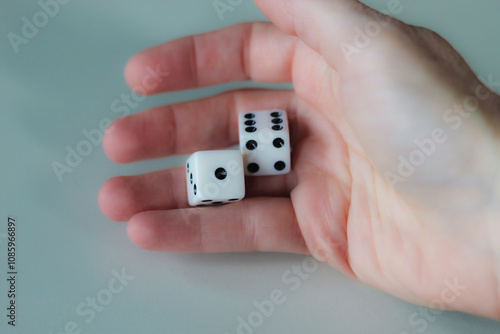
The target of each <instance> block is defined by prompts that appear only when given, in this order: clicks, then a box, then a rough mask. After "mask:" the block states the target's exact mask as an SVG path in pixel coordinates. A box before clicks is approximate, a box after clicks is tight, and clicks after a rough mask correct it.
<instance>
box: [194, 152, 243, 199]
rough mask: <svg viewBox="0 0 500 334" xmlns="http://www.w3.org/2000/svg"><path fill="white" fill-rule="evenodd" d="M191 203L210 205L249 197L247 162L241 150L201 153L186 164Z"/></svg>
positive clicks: (195, 154) (197, 153)
mask: <svg viewBox="0 0 500 334" xmlns="http://www.w3.org/2000/svg"><path fill="white" fill-rule="evenodd" d="M186 183H187V193H188V202H189V205H191V206H209V205H219V204H225V203H232V202H236V201H239V200H241V199H243V197H245V177H244V173H243V159H242V155H241V152H239V151H234V150H232V151H227V150H222V151H201V152H196V153H194V154H193V155H191V156H190V157H189V158H188V160H187V162H186Z"/></svg>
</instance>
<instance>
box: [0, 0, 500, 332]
mask: <svg viewBox="0 0 500 334" xmlns="http://www.w3.org/2000/svg"><path fill="white" fill-rule="evenodd" d="M270 1H272V0H270ZM367 3H368V4H370V5H372V6H375V7H376V8H378V9H384V8H386V7H387V3H388V1H375V0H373V1H368V2H367ZM402 3H403V5H404V10H403V12H402V13H401V14H400V15H398V18H400V19H403V20H406V21H408V22H411V23H413V24H419V25H425V26H427V27H430V28H432V29H434V30H437V31H438V32H439V33H441V34H442V35H443V36H445V37H446V38H447V39H448V40H450V42H452V44H453V45H454V46H455V47H456V48H457V49H458V50H459V51H460V52H461V53H462V54H463V55H464V56H465V57H466V59H467V60H468V61H469V62H470V64H471V65H472V67H473V68H474V70H475V71H476V72H477V73H478V74H481V75H482V76H484V77H487V76H488V75H492V76H493V78H495V79H496V81H500V66H499V62H500V57H499V56H500V34H499V33H498V32H499V31H500V20H498V14H499V12H500V4H499V3H498V1H494V0H490V1H487V0H482V1H457V0H454V1H451V0H448V1H444V0H441V1H439V2H438V1H432V0H426V1H423V0H422V1H408V0H407V1H402ZM39 10H40V7H39V5H38V4H37V2H36V1H7V0H0V143H1V144H0V159H1V160H0V161H1V165H0V170H1V175H0V205H1V207H0V212H1V215H0V219H1V220H0V233H5V232H6V222H7V216H9V215H12V216H14V217H16V218H17V222H18V237H19V239H18V241H19V246H18V253H19V256H18V266H19V273H20V274H19V281H18V292H19V294H18V319H17V321H18V326H17V327H16V328H15V329H12V328H11V327H9V326H7V325H6V317H5V315H4V314H5V313H6V311H4V310H5V307H6V303H7V298H6V281H5V276H4V273H5V272H6V270H5V268H6V254H5V252H6V243H5V239H4V238H3V237H4V235H3V234H0V237H2V238H0V273H1V276H0V333H50V332H52V333H54V334H55V333H59V332H62V331H63V329H64V326H65V324H67V323H68V322H70V321H74V322H76V323H77V324H78V325H80V328H81V330H82V333H224V332H228V333H236V329H237V325H238V323H237V318H238V317H240V316H241V317H243V318H247V317H248V315H250V314H251V312H252V311H254V310H255V307H254V305H253V302H254V301H261V300H264V299H267V298H269V295H270V293H271V292H272V291H273V290H274V289H280V290H282V291H283V292H284V293H285V297H286V301H285V302H284V303H283V304H282V305H279V306H277V308H276V310H275V311H274V313H273V315H272V316H271V317H269V318H266V319H265V321H264V323H263V324H262V326H260V327H259V328H256V329H255V332H256V333H306V332H307V333H394V334H400V333H401V332H404V331H406V332H408V333H411V334H413V333H419V330H420V332H424V333H429V334H431V333H473V332H474V333H498V332H500V323H497V322H494V321H491V320H486V319H480V318H476V317H473V316H469V315H465V314H460V313H453V312H450V313H443V314H442V315H439V316H437V317H436V318H435V320H433V321H428V322H427V323H426V324H425V327H424V325H422V324H419V325H418V326H415V324H412V322H411V321H410V317H411V316H412V314H413V313H414V312H418V311H419V307H417V306H414V305H411V304H407V303H405V302H402V301H400V300H398V299H396V298H393V297H391V296H388V295H386V294H384V293H382V292H379V291H377V290H374V289H372V288H370V287H367V286H364V285H362V284H359V283H356V282H354V281H352V280H349V279H347V278H345V277H343V276H341V275H340V274H338V273H337V272H336V271H334V270H333V269H330V268H329V267H326V266H320V267H319V269H318V270H316V271H315V272H313V273H312V274H311V275H310V277H309V278H308V279H305V280H302V281H301V286H300V287H299V288H298V289H297V290H296V291H291V290H290V287H291V285H290V284H286V283H284V282H283V281H282V275H283V274H284V273H285V272H286V271H287V270H290V269H291V267H292V266H293V265H297V264H301V263H302V261H303V259H304V257H301V256H294V255H285V254H214V255H198V254H191V255H187V254H165V253H156V252H147V251H143V250H140V249H138V248H137V247H135V246H134V245H133V244H132V243H131V242H130V241H129V240H128V238H127V236H126V233H125V225H124V224H121V223H113V222H110V221H109V220H108V219H106V218H105V217H104V216H103V215H102V214H101V212H100V210H99V208H98V206H97V202H96V195H97V191H98V189H99V187H100V185H101V184H102V183H103V182H104V181H105V180H106V179H107V178H109V177H111V176H114V175H120V174H139V173H145V172H148V171H153V170H158V169H162V168H166V167H169V166H173V165H177V164H179V163H180V162H181V161H182V159H181V158H172V159H163V160H155V161H148V162H141V163H135V164H130V165H116V164H113V163H111V162H110V161H108V160H107V159H106V157H105V156H104V154H103V151H102V148H101V147H100V146H99V147H93V151H92V153H91V154H90V155H89V156H87V157H85V158H84V159H83V162H82V163H81V164H80V165H79V166H78V167H76V168H75V169H74V171H73V172H72V173H69V174H65V175H64V180H63V182H59V181H58V180H57V178H56V176H55V174H54V173H53V171H52V169H51V163H52V162H53V161H59V162H63V160H64V157H65V155H66V151H65V147H66V146H67V145H69V146H70V147H72V148H75V146H76V145H77V144H78V143H79V142H80V141H82V140H83V139H85V137H84V136H83V134H82V131H83V130H91V129H95V128H98V126H99V122H100V121H101V120H102V119H104V118H110V119H113V118H115V117H116V116H117V115H116V114H114V113H113V112H112V111H111V103H112V101H113V100H115V99H117V98H119V97H120V95H121V94H122V93H129V89H128V88H127V86H126V85H125V83H124V81H123V78H122V70H123V66H124V64H125V62H126V61H127V59H128V58H129V57H130V56H131V55H132V54H134V53H135V52H137V51H139V50H141V49H143V48H146V47H149V46H152V45H155V44H158V43H161V42H163V41H165V40H169V39H173V38H176V37H179V36H182V35H186V34H192V33H197V32H202V31H206V30H213V29H217V28H220V27H223V26H227V25H230V24H232V23H236V22H241V21H249V20H261V19H264V17H263V16H262V14H261V13H260V12H259V11H258V10H257V9H256V7H255V6H254V5H253V3H252V2H250V1H247V0H245V2H244V3H243V4H242V5H239V6H237V7H236V8H235V9H234V11H232V12H228V13H226V14H225V16H224V20H220V18H219V17H218V16H217V13H216V11H215V9H214V7H213V5H212V0H203V1H202V0H184V1H173V0H171V1H167V0H147V1H132V0H120V1H118V0H107V1H97V0H86V1H82V0H81V1H78V0H73V1H71V2H69V3H68V4H67V5H64V6H61V8H60V12H59V13H58V14H57V15H56V16H55V17H54V18H51V19H50V21H49V23H48V24H47V25H46V26H45V27H44V28H42V29H40V31H39V32H38V34H37V35H36V36H35V37H34V38H33V39H31V40H30V41H29V43H28V44H26V45H21V46H20V51H19V53H17V54H16V53H14V51H13V49H12V47H11V45H10V44H9V42H8V40H7V34H8V33H9V32H16V33H18V34H20V30H21V26H22V21H21V18H22V17H23V16H26V17H28V18H31V17H32V15H33V14H34V13H36V12H37V11H39ZM244 85H248V84H241V83H240V84H230V85H222V86H218V87H212V88H207V89H199V90H194V91H186V92H177V93H171V94H164V95H160V96H156V97H151V98H147V99H146V100H144V101H143V102H141V103H140V105H139V106H138V107H137V108H135V109H133V110H131V112H139V111H140V110H143V109H145V108H148V107H150V106H156V105H160V104H166V103H173V102H176V101H183V100H189V99H193V98H199V97H202V96H208V95H211V94H214V93H216V92H219V91H222V90H227V89H232V88H236V87H242V86H244ZM122 268H125V270H126V272H127V273H128V274H130V275H133V276H135V279H134V280H132V281H131V282H130V283H129V285H128V286H126V287H125V288H124V290H123V291H122V292H121V293H119V294H116V295H114V296H113V300H112V301H111V303H110V304H109V305H107V306H105V308H104V310H102V312H99V313H97V314H96V316H95V319H94V320H93V321H91V322H90V323H86V322H85V319H86V317H81V316H79V315H78V314H77V313H76V308H77V306H78V305H79V304H80V303H82V302H85V300H86V299H87V298H88V297H95V296H96V295H97V294H99V293H100V292H101V291H103V289H106V288H107V287H108V282H109V281H110V280H111V279H112V278H113V274H112V271H113V270H117V271H121V269H122Z"/></svg>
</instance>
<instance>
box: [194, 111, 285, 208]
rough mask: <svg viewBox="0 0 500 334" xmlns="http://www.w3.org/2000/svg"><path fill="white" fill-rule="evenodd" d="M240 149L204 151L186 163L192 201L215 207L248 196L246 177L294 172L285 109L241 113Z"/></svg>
mask: <svg viewBox="0 0 500 334" xmlns="http://www.w3.org/2000/svg"><path fill="white" fill-rule="evenodd" d="M238 129H239V136H240V150H239V151H236V150H220V151H201V152H196V153H194V154H193V155H191V156H190V157H189V158H188V160H187V162H186V174H187V177H186V181H187V182H186V183H187V193H188V202H189V205H191V206H212V205H220V204H227V203H231V202H237V201H240V200H242V199H243V197H245V175H247V176H262V175H279V174H286V173H288V172H290V134H289V129H288V120H287V116H286V112H285V111H284V110H266V111H253V112H245V113H241V114H239V116H238Z"/></svg>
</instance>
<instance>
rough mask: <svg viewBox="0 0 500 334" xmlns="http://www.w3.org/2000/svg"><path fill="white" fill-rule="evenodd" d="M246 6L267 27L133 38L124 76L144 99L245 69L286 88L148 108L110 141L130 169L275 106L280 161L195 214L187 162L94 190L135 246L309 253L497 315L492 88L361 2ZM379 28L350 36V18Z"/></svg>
mask: <svg viewBox="0 0 500 334" xmlns="http://www.w3.org/2000/svg"><path fill="white" fill-rule="evenodd" d="M256 3H257V4H258V5H259V6H260V7H261V9H262V10H263V12H264V13H265V14H266V15H267V16H268V17H269V18H270V19H271V20H272V21H273V23H274V24H275V25H273V24H271V23H248V24H242V25H237V26H232V27H229V28H226V29H223V30H220V31H217V32H211V33H208V34H203V35H197V36H191V37H186V38H182V39H178V40H175V41H172V42H168V43H166V44H164V45H160V46H157V47H154V48H152V49H149V50H145V51H143V52H141V53H139V54H137V55H136V56H134V57H133V58H132V59H131V61H130V62H129V64H128V65H127V68H126V71H125V73H126V79H127V82H128V83H129V85H130V86H131V87H132V88H133V89H135V90H137V91H139V92H141V93H147V94H155V93H160V92H166V91H174V90H180V89H189V88H195V87H201V86H207V85H213V84H219V83H224V82H229V81H239V80H254V81H260V82H292V83H293V86H294V91H280V90H238V91H232V92H227V93H224V94H221V95H218V96H214V97H210V98H207V99H202V100H198V101H190V102H185V103H180V104H176V105H171V106H163V107H157V108H154V109H150V110H146V111H143V112H141V113H139V114H137V115H132V116H127V117H124V118H121V119H119V120H117V121H115V123H114V124H113V125H112V126H111V128H110V129H111V130H112V131H108V132H107V133H106V135H105V138H104V149H105V151H106V153H107V155H108V156H109V157H110V158H111V159H112V160H113V161H116V162H119V163H126V162H132V161H137V160H142V159H151V158H157V157H164V156H168V155H173V154H185V153H191V152H194V151H199V150H206V149H218V148H221V147H227V146H230V145H234V144H236V143H237V141H238V133H237V131H238V126H237V114H238V113H240V112H243V111H252V110H260V109H271V108H284V109H286V110H287V111H288V113H289V122H290V127H291V129H290V131H291V136H292V140H293V143H292V145H293V152H292V168H293V171H292V173H290V174H288V175H285V176H272V177H254V178H250V179H247V198H246V199H245V200H243V201H242V202H239V203H234V204H231V205H227V206H222V207H213V208H202V209H201V208H188V204H187V195H186V189H185V172H184V169H183V168H182V167H180V168H174V169H169V170H163V171H158V172H154V173H148V174H144V175H137V176H127V177H124V176H122V177H115V178H112V179H110V180H108V181H107V182H106V183H105V184H104V185H103V187H102V188H101V191H100V193H99V204H100V206H101V208H102V210H103V212H104V213H105V214H106V215H107V216H108V217H109V218H111V219H114V220H118V221H129V223H128V227H127V230H128V233H129V236H130V238H131V239H132V241H134V242H135V243H136V244H137V245H139V246H140V247H143V248H145V249H151V250H161V251H177V252H234V251H278V252H293V253H302V254H312V255H313V256H315V257H316V258H318V259H319V260H322V261H326V262H328V263H329V264H330V265H332V266H333V267H334V268H336V269H338V270H340V271H342V272H343V273H345V274H347V275H349V276H352V277H355V278H356V279H359V280H360V281H363V282H365V283H368V284H370V285H373V286H375V287H377V288H380V289H382V290H384V291H387V292H389V293H391V294H393V295H396V296H398V297H401V298H403V299H405V300H409V301H412V302H415V303H420V304H424V305H427V306H432V307H439V308H451V309H458V310H463V311H467V312H471V313H475V314H480V315H485V316H490V317H500V304H499V302H498V301H499V298H498V297H499V295H500V294H499V291H498V288H497V287H498V279H499V275H498V273H499V271H500V265H499V259H500V257H499V256H498V250H499V248H500V247H499V246H498V245H500V243H499V242H498V241H499V236H500V234H499V232H500V231H499V230H500V228H499V227H498V226H497V223H498V222H499V221H500V220H499V218H500V215H499V212H498V210H497V209H496V206H498V203H499V190H500V189H499V188H500V187H499V186H498V178H499V175H498V166H499V159H498V156H499V155H498V153H499V147H498V145H497V144H495V140H494V138H495V133H494V131H493V127H490V126H489V125H488V124H495V121H496V116H495V111H496V110H498V108H499V107H500V102H499V101H500V99H499V97H498V96H497V95H495V94H493V93H492V92H491V91H489V90H488V89H486V88H485V87H484V86H482V85H481V84H480V82H479V80H478V79H477V78H476V77H475V75H474V74H473V72H472V71H471V70H470V69H469V68H468V67H467V65H466V64H465V62H463V60H462V58H461V57H460V56H459V55H458V54H457V53H456V52H455V51H454V50H453V49H452V48H451V47H450V46H449V45H448V44H447V43H446V42H445V41H444V40H442V39H441V38H440V37H439V36H437V35H435V34H434V33H432V32H430V31H428V30H425V29H422V28H418V27H410V26H407V25H404V24H402V23H400V22H396V21H392V22H390V24H389V23H388V21H387V20H388V19H387V18H385V17H382V16H379V15H378V14H377V13H376V12H374V11H372V10H371V9H369V8H366V7H364V6H362V5H360V4H359V3H357V2H355V1H348V0H342V1H319V0H315V1H309V2H307V5H306V2H303V3H302V4H301V2H299V1H287V0H279V1H272V2H271V1H267V2H266V1H256ZM283 13H286V15H282V14H283ZM374 22H376V23H377V24H378V26H379V28H380V29H379V31H378V32H377V33H373V31H372V34H371V35H370V36H368V35H365V37H368V38H365V40H364V42H365V45H359V43H358V45H357V46H356V42H360V40H359V36H360V35H359V30H356V29H357V27H361V28H363V27H366V26H367V24H368V25H369V24H372V25H373V24H374ZM356 36H358V37H356ZM356 38H358V40H356ZM343 43H344V44H343ZM341 45H343V46H342V47H341ZM349 45H350V46H349ZM351 46H354V47H356V50H357V51H356V52H350V51H352V50H354V49H352V48H350V47H351ZM472 98H474V99H472ZM476 101H477V102H478V103H477V104H475V103H472V102H476ZM455 105H459V106H462V109H460V110H458V109H456V108H455V110H453V108H454V106H455ZM450 109H451V110H452V111H453V113H448V110H450ZM453 117H455V118H453ZM457 117H458V118H457ZM492 291H493V292H494V293H492Z"/></svg>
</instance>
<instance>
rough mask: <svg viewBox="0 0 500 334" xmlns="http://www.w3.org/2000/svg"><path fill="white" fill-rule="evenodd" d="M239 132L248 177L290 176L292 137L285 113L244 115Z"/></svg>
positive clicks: (271, 112)
mask: <svg viewBox="0 0 500 334" xmlns="http://www.w3.org/2000/svg"><path fill="white" fill-rule="evenodd" d="M238 128H239V135H240V150H241V153H242V154H243V164H244V170H245V175H254V176H257V175H259V176H260V175H279V174H286V173H288V172H290V134H289V130H288V120H287V117H286V112H285V111H284V110H267V111H252V112H245V113H241V114H239V116H238Z"/></svg>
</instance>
